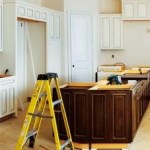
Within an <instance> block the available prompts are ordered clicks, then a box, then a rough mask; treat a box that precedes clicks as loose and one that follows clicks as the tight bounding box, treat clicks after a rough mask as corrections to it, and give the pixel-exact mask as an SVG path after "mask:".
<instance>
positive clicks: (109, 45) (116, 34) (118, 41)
mask: <svg viewBox="0 0 150 150" xmlns="http://www.w3.org/2000/svg"><path fill="white" fill-rule="evenodd" d="M100 18H101V49H123V45H122V34H123V32H122V17H121V15H120V14H102V15H101V17H100Z"/></svg>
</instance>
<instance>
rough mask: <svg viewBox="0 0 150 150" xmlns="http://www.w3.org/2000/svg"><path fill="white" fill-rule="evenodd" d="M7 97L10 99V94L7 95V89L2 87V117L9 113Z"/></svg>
mask: <svg viewBox="0 0 150 150" xmlns="http://www.w3.org/2000/svg"><path fill="white" fill-rule="evenodd" d="M7 99H8V95H7V89H2V90H1V100H0V101H1V117H2V116H5V115H7V110H8V108H7V106H8V105H7Z"/></svg>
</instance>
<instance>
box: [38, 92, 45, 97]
mask: <svg viewBox="0 0 150 150" xmlns="http://www.w3.org/2000/svg"><path fill="white" fill-rule="evenodd" d="M46 96H47V94H46V92H43V93H41V94H40V96H39V98H42V97H46Z"/></svg>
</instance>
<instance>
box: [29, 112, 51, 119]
mask: <svg viewBox="0 0 150 150" xmlns="http://www.w3.org/2000/svg"><path fill="white" fill-rule="evenodd" d="M28 115H31V116H34V117H41V118H53V116H48V115H41V112H37V113H28Z"/></svg>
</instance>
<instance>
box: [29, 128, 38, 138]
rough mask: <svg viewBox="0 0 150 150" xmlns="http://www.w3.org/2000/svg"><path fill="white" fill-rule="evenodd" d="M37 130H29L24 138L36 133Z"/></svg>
mask: <svg viewBox="0 0 150 150" xmlns="http://www.w3.org/2000/svg"><path fill="white" fill-rule="evenodd" d="M37 132H38V131H37V130H32V131H29V132H28V134H27V136H26V138H27V139H29V138H30V137H31V136H33V135H35V134H37Z"/></svg>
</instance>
